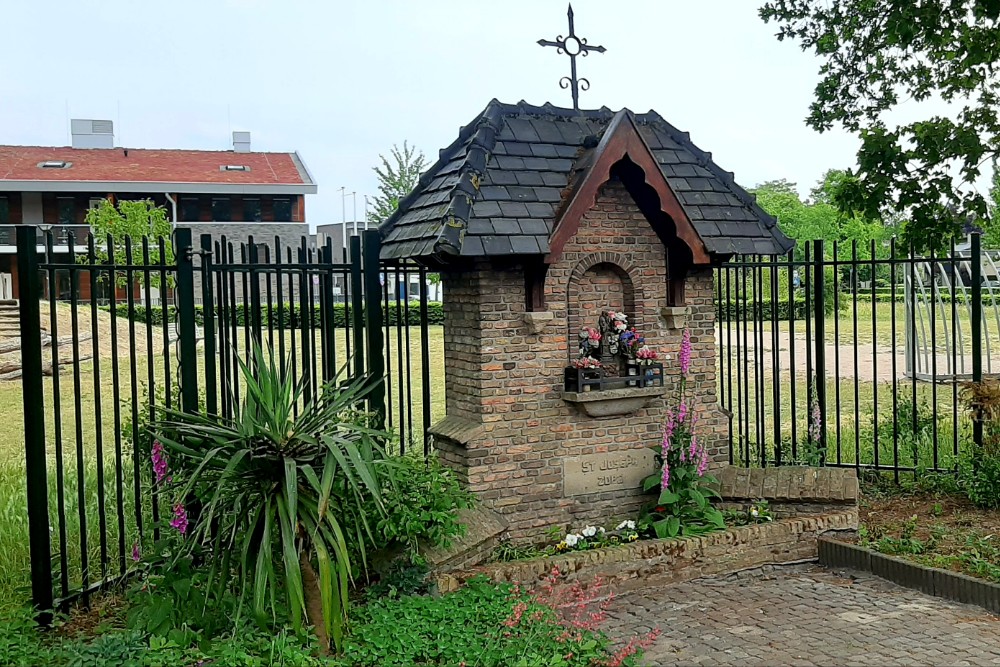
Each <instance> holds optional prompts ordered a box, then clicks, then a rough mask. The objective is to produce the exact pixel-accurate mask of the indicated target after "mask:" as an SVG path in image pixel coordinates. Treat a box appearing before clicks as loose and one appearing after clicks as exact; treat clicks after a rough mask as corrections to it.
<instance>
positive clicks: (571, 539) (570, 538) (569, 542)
mask: <svg viewBox="0 0 1000 667" xmlns="http://www.w3.org/2000/svg"><path fill="white" fill-rule="evenodd" d="M579 541H580V536H579V535H574V534H573V533H570V534H568V535H567V536H566V539H565V540H563V542H565V543H566V546H568V547H575V546H576V543H577V542H579Z"/></svg>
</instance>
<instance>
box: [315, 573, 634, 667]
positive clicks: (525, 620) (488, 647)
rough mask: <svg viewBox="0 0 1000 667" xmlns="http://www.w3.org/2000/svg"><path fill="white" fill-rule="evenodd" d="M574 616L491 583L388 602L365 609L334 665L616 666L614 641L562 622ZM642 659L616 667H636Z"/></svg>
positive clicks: (627, 660)
mask: <svg viewBox="0 0 1000 667" xmlns="http://www.w3.org/2000/svg"><path fill="white" fill-rule="evenodd" d="M566 611H567V610H566V609H565V608H563V609H560V610H559V611H557V609H556V605H554V604H551V602H547V601H545V600H542V599H540V598H539V597H537V596H532V595H529V594H527V593H525V592H523V591H520V590H518V589H516V588H514V587H512V586H509V585H499V586H497V585H494V584H491V583H489V582H487V581H486V580H484V579H476V580H473V581H471V582H469V584H468V585H467V586H466V587H465V588H463V589H462V590H460V591H457V592H455V593H449V594H447V595H444V596H441V597H418V596H410V597H404V598H402V599H400V600H380V601H378V602H374V603H371V604H369V605H367V606H366V607H364V608H363V609H362V610H360V611H359V613H358V614H357V619H356V626H355V631H354V632H353V633H352V635H351V637H350V638H348V640H347V642H346V644H345V646H344V653H343V656H342V657H340V658H339V659H335V660H334V661H333V664H334V665H344V666H345V667H346V666H347V665H351V666H352V667H368V666H370V667H403V666H404V665H405V666H409V665H428V666H430V665H441V666H445V665H447V666H449V667H453V666H455V665H462V664H467V665H470V666H472V665H476V666H477V667H517V666H521V667H528V666H537V667H542V666H553V667H557V666H558V667H571V666H581V667H582V666H588V667H589V666H591V665H597V664H604V663H605V662H608V661H609V659H610V658H612V657H613V655H614V653H613V648H612V645H611V642H610V640H609V639H608V638H607V637H606V636H605V635H604V634H603V633H601V632H600V631H598V630H596V629H590V628H574V627H573V626H572V625H571V624H570V623H568V622H566V621H564V620H563V618H562V616H561V614H565V613H566ZM571 613H572V612H571ZM636 658H637V655H632V656H628V657H625V658H623V659H622V661H621V662H620V663H616V664H621V665H634V664H636Z"/></svg>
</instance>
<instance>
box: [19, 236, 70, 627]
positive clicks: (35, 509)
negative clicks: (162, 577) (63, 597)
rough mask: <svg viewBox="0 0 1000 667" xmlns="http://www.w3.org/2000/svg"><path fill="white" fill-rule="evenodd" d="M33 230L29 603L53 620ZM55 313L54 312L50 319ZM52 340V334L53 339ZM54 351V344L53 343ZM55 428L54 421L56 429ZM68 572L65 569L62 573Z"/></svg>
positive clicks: (26, 343) (23, 294)
mask: <svg viewBox="0 0 1000 667" xmlns="http://www.w3.org/2000/svg"><path fill="white" fill-rule="evenodd" d="M36 230H37V228H36V227H35V226H34V225H22V226H19V227H18V228H17V275H18V306H19V316H20V324H21V327H20V328H21V332H20V336H21V371H22V372H21V387H22V399H23V403H24V406H23V407H24V460H25V469H26V482H27V488H26V491H27V501H28V546H29V549H30V558H31V603H32V604H33V605H34V607H35V609H36V610H37V611H39V612H42V614H41V615H40V616H39V621H40V622H42V623H44V624H48V623H50V622H51V620H52V615H51V613H50V610H51V609H52V606H53V597H52V560H51V559H52V544H51V540H50V536H49V495H48V488H49V486H48V469H47V466H48V461H47V457H46V456H45V399H44V392H45V389H44V386H43V382H42V315H41V308H40V306H39V302H40V297H41V282H40V281H39V279H38V271H39V266H38V241H37V239H36ZM54 312H55V309H54V308H53V313H54ZM52 335H53V336H55V335H56V334H55V332H53V334H52ZM52 344H53V347H58V342H57V341H55V340H54V339H53V343H52ZM56 400H58V399H56ZM58 424H59V422H58V421H56V427H57V428H58ZM65 571H66V569H65V567H63V573H65Z"/></svg>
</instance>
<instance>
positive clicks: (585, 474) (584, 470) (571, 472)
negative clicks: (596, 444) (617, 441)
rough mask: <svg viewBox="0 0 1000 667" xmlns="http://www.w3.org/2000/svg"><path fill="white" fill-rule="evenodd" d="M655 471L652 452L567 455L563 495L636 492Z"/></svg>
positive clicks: (645, 450)
mask: <svg viewBox="0 0 1000 667" xmlns="http://www.w3.org/2000/svg"><path fill="white" fill-rule="evenodd" d="M654 472H656V461H655V460H654V458H653V451H652V450H651V449H628V450H625V451H619V452H605V453H602V454H586V455H584V456H567V457H566V458H565V459H563V495H564V496H582V495H584V494H587V493H600V492H602V491H620V490H632V489H639V488H642V480H644V479H645V478H646V477H648V476H649V475H652V474H653V473H654Z"/></svg>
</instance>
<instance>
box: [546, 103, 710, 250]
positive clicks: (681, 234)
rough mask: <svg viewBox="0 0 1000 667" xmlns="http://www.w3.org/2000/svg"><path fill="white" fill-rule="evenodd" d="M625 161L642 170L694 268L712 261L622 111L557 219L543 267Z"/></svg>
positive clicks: (575, 228) (599, 145) (562, 245)
mask: <svg viewBox="0 0 1000 667" xmlns="http://www.w3.org/2000/svg"><path fill="white" fill-rule="evenodd" d="M625 158H628V159H630V160H631V161H632V162H633V163H635V164H636V165H637V166H638V167H639V168H640V169H642V172H643V174H644V175H645V182H646V185H648V186H650V187H651V188H653V190H654V191H655V192H656V194H657V196H658V197H659V199H660V210H661V211H662V212H663V213H665V214H666V215H667V216H669V217H670V219H671V220H672V221H673V223H674V227H675V228H676V231H677V238H679V239H680V240H682V241H683V242H684V243H685V244H686V245H687V246H688V248H690V249H691V255H692V260H693V262H694V264H696V265H701V264H709V263H710V262H711V258H710V257H709V255H708V250H707V249H706V248H705V244H704V242H702V240H701V237H700V236H698V232H697V231H695V228H694V225H692V224H691V220H690V219H689V218H688V217H687V214H686V213H685V212H684V209H683V208H682V207H681V203H680V201H678V199H677V195H675V194H674V192H673V190H671V189H670V184H668V183H667V179H666V178H665V177H664V176H663V172H662V171H661V170H660V165H659V164H658V163H657V162H656V158H655V157H653V153H652V152H651V151H650V150H649V146H647V145H646V142H645V141H643V139H642V136H641V135H640V134H639V129H638V128H637V127H636V125H635V120H634V119H633V118H632V114H631V113H629V112H628V111H626V110H624V109H623V110H621V111H619V112H618V113H616V114H615V117H614V118H613V119H612V120H611V123H610V124H609V125H608V129H607V130H605V132H604V136H603V137H602V138H601V142H600V143H599V144H598V145H597V148H595V149H594V155H593V160H592V161H591V164H590V166H589V167H588V168H587V169H586V170H585V171H584V173H583V174H582V176H581V177H580V179H579V182H578V183H577V185H576V187H575V191H574V193H573V195H572V197H571V198H570V199H569V201H568V203H567V204H566V206H565V208H563V210H562V211H561V213H560V215H559V216H558V217H557V218H556V222H555V229H553V231H552V236H551V238H550V239H549V248H550V250H549V254H548V255H547V256H546V258H545V261H546V263H548V264H554V263H556V262H558V261H559V259H560V257H561V256H562V251H563V248H564V247H565V245H566V243H567V242H568V241H569V240H570V239H571V238H573V236H574V235H575V234H576V232H577V230H578V229H579V228H580V220H581V218H582V217H583V215H584V214H585V213H586V212H587V211H589V210H590V209H592V208H593V207H594V206H595V204H596V203H597V194H598V191H599V190H600V187H601V186H602V185H604V184H605V183H607V182H608V180H609V179H610V178H611V168H612V167H613V166H614V165H615V164H617V163H618V162H620V161H622V160H623V159H625Z"/></svg>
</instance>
